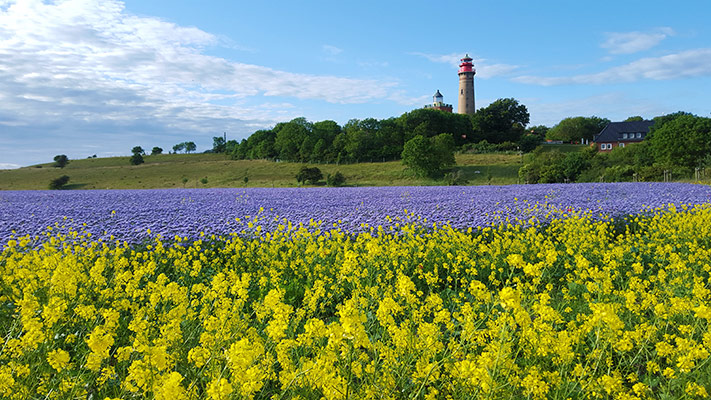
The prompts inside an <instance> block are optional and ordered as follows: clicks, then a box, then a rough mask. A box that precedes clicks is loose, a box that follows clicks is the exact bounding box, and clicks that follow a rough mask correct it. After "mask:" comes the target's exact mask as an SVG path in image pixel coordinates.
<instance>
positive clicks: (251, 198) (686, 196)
mask: <svg viewBox="0 0 711 400" xmlns="http://www.w3.org/2000/svg"><path fill="white" fill-rule="evenodd" d="M709 202H711V187H708V186H704V185H693V184H684V183H590V184H549V185H510V186H466V187H456V186H448V187H377V188H372V187H369V188H293V189H267V188H254V189H168V190H96V191H7V192H0V243H5V242H6V241H7V240H9V239H10V238H11V237H12V236H15V237H18V236H23V235H26V234H30V235H37V234H40V233H42V232H44V231H45V230H46V229H47V227H48V226H53V225H54V224H55V223H59V225H65V226H66V227H73V228H76V229H84V230H86V231H88V232H91V233H92V234H94V235H96V236H98V237H107V236H109V235H114V237H115V238H117V239H120V240H127V241H138V240H142V239H144V238H146V237H148V236H149V235H148V233H147V230H148V229H150V230H151V234H150V236H152V235H156V234H160V235H163V236H164V237H174V236H175V235H180V236H187V237H189V238H194V237H197V236H198V235H200V233H201V232H204V233H205V234H217V235H225V234H229V233H232V232H240V231H241V230H243V229H245V228H246V227H247V223H248V221H247V220H246V218H250V219H253V218H254V217H256V216H259V225H261V226H262V229H263V230H270V229H275V228H276V226H277V225H278V224H279V223H283V222H284V221H283V219H284V218H285V219H286V220H288V221H290V222H292V223H294V224H298V223H304V224H308V223H309V221H310V220H311V219H313V220H314V221H319V220H320V221H322V222H323V223H324V224H325V228H326V229H328V228H331V227H332V224H333V223H339V227H340V228H341V229H343V230H346V231H362V230H364V229H368V228H367V227H364V225H363V224H368V225H369V226H377V225H383V226H384V227H388V226H392V225H394V224H395V223H398V222H399V221H398V220H397V219H398V218H399V219H400V220H408V219H409V220H412V219H420V220H421V221H424V219H426V221H427V224H431V223H433V222H438V223H445V222H448V223H451V224H452V225H453V226H454V227H456V228H468V227H480V226H485V225H489V224H496V223H499V222H501V221H506V220H507V218H508V220H509V221H513V220H527V219H529V218H530V217H531V216H537V217H538V218H539V219H546V218H550V215H551V213H553V215H561V214H562V213H570V212H575V213H580V212H590V213H591V214H592V216H593V217H594V218H602V217H621V216H625V215H629V214H635V213H638V212H640V211H643V210H648V209H650V208H657V207H666V206H668V205H669V204H675V205H681V204H702V203H709ZM260 208H263V211H261V212H260ZM405 210H407V212H405ZM386 216H389V217H390V219H391V220H388V218H386ZM65 217H66V218H65ZM236 218H239V219H240V221H237V220H236ZM83 224H86V225H85V226H83ZM13 231H14V232H15V233H14V234H13Z"/></svg>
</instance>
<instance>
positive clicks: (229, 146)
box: [225, 139, 239, 154]
mask: <svg viewBox="0 0 711 400" xmlns="http://www.w3.org/2000/svg"><path fill="white" fill-rule="evenodd" d="M238 144H239V143H238V142H237V141H236V140H234V139H230V140H228V141H227V142H226V143H225V153H227V154H232V152H233V151H234V149H235V147H237V145H238Z"/></svg>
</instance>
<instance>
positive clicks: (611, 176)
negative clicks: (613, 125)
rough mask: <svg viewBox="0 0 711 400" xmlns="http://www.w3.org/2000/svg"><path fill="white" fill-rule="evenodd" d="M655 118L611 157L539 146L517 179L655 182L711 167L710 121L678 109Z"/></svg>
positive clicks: (551, 181)
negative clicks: (639, 137)
mask: <svg viewBox="0 0 711 400" xmlns="http://www.w3.org/2000/svg"><path fill="white" fill-rule="evenodd" d="M627 120H628V121H637V120H642V118H641V117H638V116H635V117H630V118H628V119H627ZM653 120H654V125H652V127H651V128H650V132H649V134H647V136H646V138H645V139H644V140H643V141H642V142H639V143H634V144H631V145H629V146H625V147H616V148H614V149H613V150H612V151H611V152H609V153H602V152H598V151H597V148H596V147H590V148H589V149H586V150H585V151H576V152H570V153H562V152H559V151H544V150H543V149H542V148H538V149H537V150H536V151H534V152H533V154H531V155H530V156H529V157H528V160H527V162H526V163H525V164H524V165H523V166H522V167H521V169H520V170H519V177H520V178H521V180H522V181H523V182H526V183H555V182H598V181H606V182H620V181H659V180H663V179H664V176H665V174H671V175H672V176H677V177H678V176H690V175H691V174H692V173H694V172H696V171H697V168H698V169H705V168H711V118H705V117H699V116H696V115H693V114H690V113H687V112H682V111H680V112H676V113H673V114H667V115H663V116H659V117H656V118H654V119H653ZM564 121H565V120H563V121H561V124H563V122H564ZM588 122H589V121H588ZM561 124H559V125H558V126H560V125H561ZM601 124H602V123H601ZM572 125H573V124H570V125H567V128H565V129H569V128H570V126H572ZM565 126H566V125H564V127H565ZM577 126H579V127H584V126H585V124H578V125H577ZM554 129H556V127H554V128H552V129H551V130H554ZM595 129H597V128H595ZM562 130H563V129H561V131H562ZM580 131H582V129H581V130H580ZM591 131H593V130H592V129H591ZM598 132H599V131H598ZM566 135H567V134H566ZM547 137H549V136H547ZM558 137H560V136H558ZM565 137H566V138H573V140H576V139H577V140H580V139H581V138H583V137H580V136H565ZM709 173H711V171H709Z"/></svg>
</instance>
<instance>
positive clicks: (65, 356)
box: [47, 349, 69, 372]
mask: <svg viewBox="0 0 711 400" xmlns="http://www.w3.org/2000/svg"><path fill="white" fill-rule="evenodd" d="M47 361H48V362H49V365H50V366H51V367H52V368H54V369H55V370H56V371H57V372H62V370H63V369H64V368H66V367H67V366H68V365H69V353H67V352H66V351H64V350H62V349H57V350H54V351H50V352H49V353H48V354H47Z"/></svg>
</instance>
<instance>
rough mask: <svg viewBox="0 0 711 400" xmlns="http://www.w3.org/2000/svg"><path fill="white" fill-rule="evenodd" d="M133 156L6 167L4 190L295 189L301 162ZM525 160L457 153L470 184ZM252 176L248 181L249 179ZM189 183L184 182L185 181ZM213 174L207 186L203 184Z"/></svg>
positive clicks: (387, 177) (348, 171)
mask: <svg viewBox="0 0 711 400" xmlns="http://www.w3.org/2000/svg"><path fill="white" fill-rule="evenodd" d="M128 159H129V157H112V158H91V159H81V160H72V161H71V162H70V163H69V165H67V166H66V167H65V168H64V169H59V168H53V167H52V164H51V163H48V164H42V165H40V166H33V167H25V168H20V169H15V170H0V190H27V189H47V186H48V184H49V182H50V180H52V179H54V178H58V177H59V176H62V175H68V176H69V177H70V181H69V185H67V188H68V189H148V188H182V187H189V188H195V187H245V186H246V187H290V186H296V185H297V182H296V179H295V176H296V173H297V172H298V170H299V168H300V167H301V166H302V165H303V164H300V163H286V162H280V163H275V162H270V161H264V160H230V159H229V158H228V157H227V156H224V155H220V154H172V155H168V154H164V155H158V156H146V157H144V159H145V163H144V164H142V165H138V166H132V165H130V164H129V162H128ZM520 162H521V158H520V156H517V155H509V154H462V155H457V168H458V169H460V170H461V171H462V173H463V174H464V176H465V177H466V178H467V179H468V180H469V184H473V185H486V184H511V183H517V181H518V178H517V177H518V168H519V167H520ZM318 167H319V169H321V171H322V172H323V174H324V176H326V175H327V174H329V173H331V174H333V173H335V172H336V171H340V172H341V173H342V174H343V175H344V176H345V177H346V183H347V185H349V186H400V185H402V186H407V185H441V184H443V181H434V180H426V179H417V178H414V177H412V176H410V174H408V173H407V172H406V171H405V168H404V167H403V165H402V164H401V163H400V162H399V161H393V162H385V163H360V164H347V165H334V164H319V165H318ZM245 176H247V177H248V178H249V182H248V183H247V184H245V183H244V177H245ZM184 178H187V179H188V181H187V183H185V184H183V179H184ZM203 178H207V184H203V183H201V182H200V180H201V179H203Z"/></svg>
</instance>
